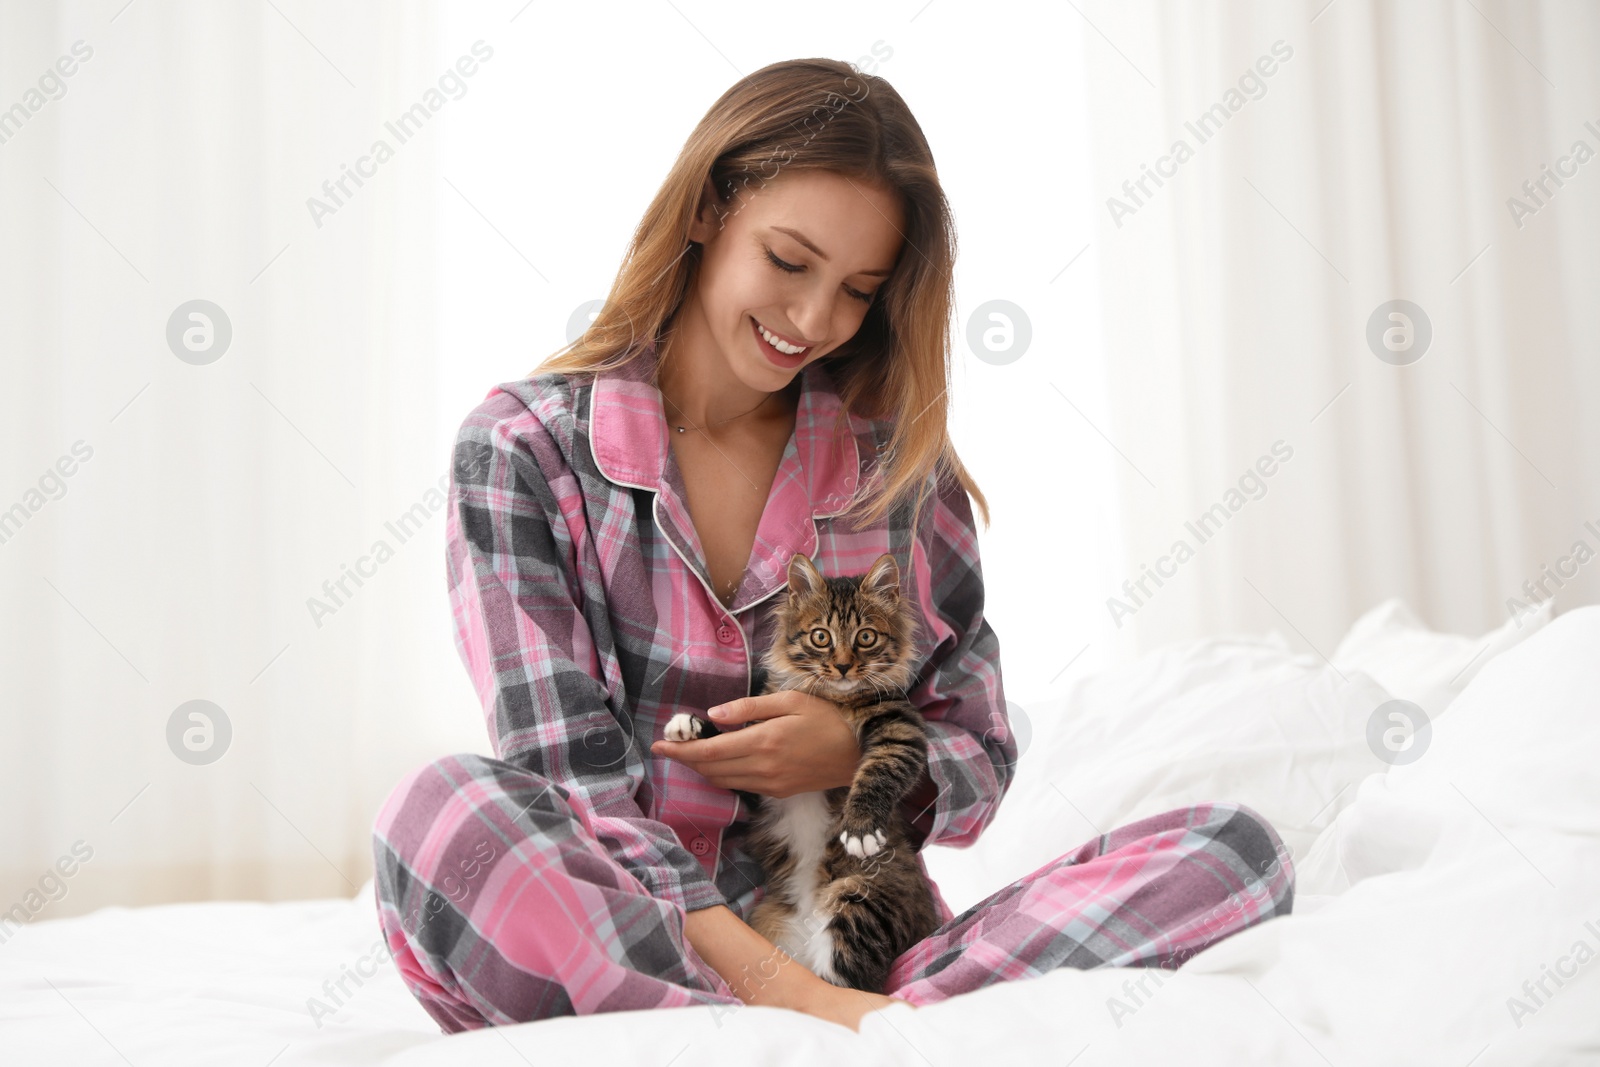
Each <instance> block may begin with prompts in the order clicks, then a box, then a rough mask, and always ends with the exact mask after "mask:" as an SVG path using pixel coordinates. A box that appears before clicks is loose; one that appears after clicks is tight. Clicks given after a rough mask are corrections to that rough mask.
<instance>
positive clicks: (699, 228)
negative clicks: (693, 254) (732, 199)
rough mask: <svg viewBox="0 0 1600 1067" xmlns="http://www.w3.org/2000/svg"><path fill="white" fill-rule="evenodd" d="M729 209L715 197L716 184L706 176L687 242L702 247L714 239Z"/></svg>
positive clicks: (690, 224)
mask: <svg viewBox="0 0 1600 1067" xmlns="http://www.w3.org/2000/svg"><path fill="white" fill-rule="evenodd" d="M730 210H731V209H730V207H729V205H727V204H724V203H723V202H722V200H721V199H720V198H719V197H718V196H717V187H716V184H715V183H713V182H712V180H711V176H710V175H709V174H708V175H706V180H705V184H704V185H702V186H701V187H700V203H699V205H698V206H697V207H696V208H695V213H694V220H693V221H691V222H690V223H689V240H690V241H691V242H693V243H695V244H698V245H701V246H702V247H704V246H705V245H706V244H708V243H710V242H711V241H713V240H715V239H716V236H717V234H718V233H719V232H720V231H721V230H722V227H723V223H724V221H725V220H726V219H727V216H728V214H729V213H730Z"/></svg>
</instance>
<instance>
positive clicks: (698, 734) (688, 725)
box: [662, 711, 707, 741]
mask: <svg viewBox="0 0 1600 1067" xmlns="http://www.w3.org/2000/svg"><path fill="white" fill-rule="evenodd" d="M706 725H707V724H706V723H705V722H703V721H701V720H700V719H699V718H697V717H695V716H693V715H690V714H689V713H688V712H684V711H680V712H679V713H678V714H676V715H674V716H673V717H672V718H670V719H668V720H667V728H666V729H665V730H663V731H662V736H663V737H665V738H666V739H667V740H668V741H695V740H698V739H700V738H702V737H704V736H706V729H705V728H706Z"/></svg>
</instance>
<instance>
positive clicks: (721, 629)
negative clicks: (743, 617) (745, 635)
mask: <svg viewBox="0 0 1600 1067" xmlns="http://www.w3.org/2000/svg"><path fill="white" fill-rule="evenodd" d="M717 640H718V641H721V642H722V643H723V644H725V645H731V644H733V643H734V641H736V640H737V637H736V636H735V635H734V632H733V627H731V626H729V625H728V624H727V623H723V624H722V625H721V626H718V627H717Z"/></svg>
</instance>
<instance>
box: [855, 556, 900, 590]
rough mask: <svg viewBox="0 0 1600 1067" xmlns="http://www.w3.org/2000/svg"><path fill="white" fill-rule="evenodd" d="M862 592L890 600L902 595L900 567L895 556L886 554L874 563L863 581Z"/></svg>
mask: <svg viewBox="0 0 1600 1067" xmlns="http://www.w3.org/2000/svg"><path fill="white" fill-rule="evenodd" d="M861 590H862V592H864V593H873V594H876V595H877V596H883V597H890V598H895V597H898V596H899V595H900V565H899V564H897V563H896V562H895V561H894V557H893V556H891V555H890V554H889V553H887V552H885V553H884V554H883V555H881V556H879V557H878V558H877V559H876V560H875V561H873V564H872V569H871V570H869V571H867V573H866V574H865V575H864V576H863V577H862V579H861Z"/></svg>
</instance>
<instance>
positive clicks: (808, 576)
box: [789, 552, 824, 597]
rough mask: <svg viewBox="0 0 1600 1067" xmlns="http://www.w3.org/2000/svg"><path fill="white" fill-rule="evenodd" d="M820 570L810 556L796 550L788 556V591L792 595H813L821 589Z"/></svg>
mask: <svg viewBox="0 0 1600 1067" xmlns="http://www.w3.org/2000/svg"><path fill="white" fill-rule="evenodd" d="M823 587H824V586H823V581H822V572H821V571H819V570H817V565H816V564H815V563H812V562H811V557H809V556H807V555H806V554H805V553H803V552H796V553H795V554H794V555H793V556H791V557H790V558H789V592H790V594H791V595H793V596H797V597H800V596H808V595H811V596H815V595H816V594H818V593H821V592H822V590H823Z"/></svg>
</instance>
